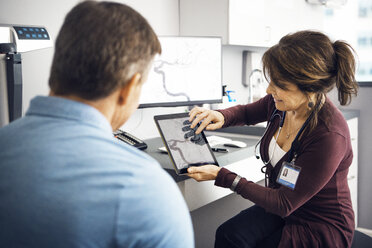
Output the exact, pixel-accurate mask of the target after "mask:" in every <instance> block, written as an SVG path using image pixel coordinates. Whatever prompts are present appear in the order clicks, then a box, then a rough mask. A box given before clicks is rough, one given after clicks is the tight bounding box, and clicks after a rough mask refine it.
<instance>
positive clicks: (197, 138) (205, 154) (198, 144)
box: [154, 113, 218, 174]
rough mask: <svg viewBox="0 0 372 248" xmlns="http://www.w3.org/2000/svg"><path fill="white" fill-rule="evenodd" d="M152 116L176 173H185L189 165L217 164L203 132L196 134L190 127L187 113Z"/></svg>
mask: <svg viewBox="0 0 372 248" xmlns="http://www.w3.org/2000/svg"><path fill="white" fill-rule="evenodd" d="M154 118H155V122H156V124H157V126H158V129H159V131H160V134H161V136H162V138H163V141H164V143H165V146H166V148H167V150H168V154H169V156H170V158H171V160H172V162H173V164H174V166H175V167H176V168H175V169H176V172H177V174H184V173H187V168H188V167H190V166H200V165H205V164H215V165H218V163H217V161H216V158H215V157H214V155H213V152H212V150H211V149H210V147H209V144H208V141H207V139H206V137H205V135H204V133H203V132H202V133H200V134H199V135H196V134H195V130H196V128H194V129H191V128H190V125H191V123H190V122H189V121H188V119H189V116H188V114H187V113H182V114H171V115H158V116H155V117H154Z"/></svg>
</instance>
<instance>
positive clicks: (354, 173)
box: [347, 118, 358, 227]
mask: <svg viewBox="0 0 372 248" xmlns="http://www.w3.org/2000/svg"><path fill="white" fill-rule="evenodd" d="M347 124H348V125H349V130H350V138H351V146H352V148H353V154H354V157H353V162H352V163H351V165H350V167H349V174H348V176H347V181H348V184H349V188H350V194H351V202H352V204H353V210H354V213H355V226H356V227H357V226H358V223H357V222H358V118H352V119H350V120H348V121H347Z"/></svg>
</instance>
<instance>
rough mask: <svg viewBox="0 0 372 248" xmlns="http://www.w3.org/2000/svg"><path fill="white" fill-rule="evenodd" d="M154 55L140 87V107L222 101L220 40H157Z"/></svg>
mask: <svg viewBox="0 0 372 248" xmlns="http://www.w3.org/2000/svg"><path fill="white" fill-rule="evenodd" d="M159 40H160V43H161V46H162V54H161V55H157V56H156V57H155V60H154V64H153V67H152V68H151V70H150V72H149V76H148V79H147V82H146V83H145V84H144V85H143V88H142V93H141V97H140V106H139V107H140V108H146V107H173V106H188V105H199V104H205V103H221V102H222V94H223V93H222V41H221V38H219V37H180V36H162V37H159Z"/></svg>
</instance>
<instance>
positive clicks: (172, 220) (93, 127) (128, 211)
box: [0, 96, 194, 248]
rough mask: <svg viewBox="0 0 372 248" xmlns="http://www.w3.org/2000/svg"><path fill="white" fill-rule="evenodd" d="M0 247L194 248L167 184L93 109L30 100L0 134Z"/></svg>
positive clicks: (176, 195)
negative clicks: (26, 107)
mask: <svg viewBox="0 0 372 248" xmlns="http://www.w3.org/2000/svg"><path fill="white" fill-rule="evenodd" d="M0 247H38V248H39V247H69V248H71V247H141V248H142V247H169V248H175V247H185V248H188V247H194V237H193V231H192V225H191V219H190V215H189V212H188V209H187V207H186V204H185V202H184V199H183V198H182V195H181V193H180V192H179V189H178V187H177V185H176V184H175V183H174V181H173V179H172V178H171V177H170V176H169V175H168V174H167V173H166V172H165V171H164V170H163V169H162V168H161V167H160V165H159V164H158V163H157V162H156V161H155V160H154V159H152V158H151V157H149V156H148V155H146V154H145V153H143V152H142V151H139V150H137V149H136V148H133V147H131V146H129V145H126V144H124V143H123V142H121V141H118V140H116V139H115V138H114V137H113V135H112V129H111V126H110V124H109V123H108V121H107V119H106V118H105V117H104V116H103V115H102V114H101V113H100V112H99V111H98V110H96V109H95V108H93V107H91V106H89V105H86V104H83V103H79V102H76V101H71V100H67V99H64V98H59V97H41V96H39V97H36V98H34V99H33V100H32V101H31V104H30V108H29V110H28V111H27V113H26V116H25V117H24V118H22V119H19V120H17V121H14V122H13V123H11V124H10V125H8V126H6V127H3V128H0Z"/></svg>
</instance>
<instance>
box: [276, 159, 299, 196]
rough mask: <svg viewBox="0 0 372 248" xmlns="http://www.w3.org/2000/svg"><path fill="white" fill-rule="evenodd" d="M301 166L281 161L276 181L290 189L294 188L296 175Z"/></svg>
mask: <svg viewBox="0 0 372 248" xmlns="http://www.w3.org/2000/svg"><path fill="white" fill-rule="evenodd" d="M300 171H301V168H300V167H298V166H295V165H294V164H291V163H288V162H283V164H282V168H281V169H280V172H279V175H278V178H277V179H276V181H277V183H279V184H281V185H283V186H286V187H288V188H290V189H295V187H296V182H297V179H298V176H299V175H300Z"/></svg>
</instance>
